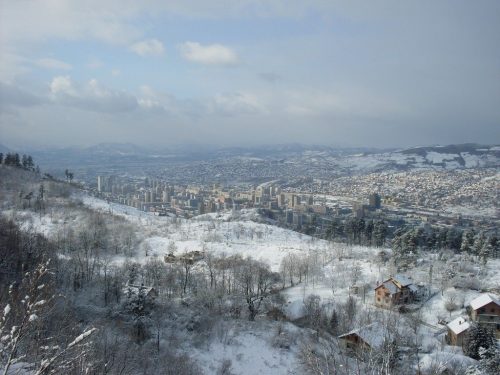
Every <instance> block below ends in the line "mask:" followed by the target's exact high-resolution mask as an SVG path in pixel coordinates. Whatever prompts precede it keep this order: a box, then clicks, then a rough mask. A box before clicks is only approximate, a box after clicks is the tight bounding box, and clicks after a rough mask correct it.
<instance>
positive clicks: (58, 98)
mask: <svg viewBox="0 0 500 375" xmlns="http://www.w3.org/2000/svg"><path fill="white" fill-rule="evenodd" d="M50 91H51V93H52V100H53V101H54V102H56V103H58V104H63V105H67V106H71V107H76V108H80V109H84V110H88V111H93V112H107V113H115V112H127V111H132V110H134V109H136V108H137V106H138V103H137V99H136V98H135V96H133V95H130V94H128V93H126V92H123V91H116V90H111V89H108V88H106V87H104V86H102V85H101V84H100V83H99V82H98V81H97V80H96V79H91V80H90V81H88V82H87V83H85V84H76V83H74V82H73V81H72V80H71V78H70V77H69V76H58V77H54V79H53V80H52V82H51V84H50Z"/></svg>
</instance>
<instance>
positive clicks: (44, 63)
mask: <svg viewBox="0 0 500 375" xmlns="http://www.w3.org/2000/svg"><path fill="white" fill-rule="evenodd" d="M36 65H38V66H40V67H42V68H46V69H55V70H71V69H72V68H73V67H72V66H71V65H70V64H68V63H65V62H64V61H61V60H56V59H52V58H50V57H48V58H43V59H39V60H37V61H36Z"/></svg>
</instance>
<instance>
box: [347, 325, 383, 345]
mask: <svg viewBox="0 0 500 375" xmlns="http://www.w3.org/2000/svg"><path fill="white" fill-rule="evenodd" d="M349 335H357V336H359V337H360V338H361V339H362V340H363V341H364V342H365V343H367V344H368V345H370V347H371V348H378V347H380V346H381V345H382V344H383V343H384V339H385V338H386V337H390V333H389V332H388V331H387V329H385V327H384V326H383V325H382V323H380V322H374V323H371V324H368V325H367V326H364V327H361V328H358V329H353V330H352V331H350V332H347V333H345V334H343V335H340V336H339V338H343V337H346V336H349Z"/></svg>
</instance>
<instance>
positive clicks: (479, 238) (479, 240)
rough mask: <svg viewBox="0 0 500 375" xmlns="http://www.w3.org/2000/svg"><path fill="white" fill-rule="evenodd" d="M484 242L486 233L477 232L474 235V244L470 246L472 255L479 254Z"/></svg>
mask: <svg viewBox="0 0 500 375" xmlns="http://www.w3.org/2000/svg"><path fill="white" fill-rule="evenodd" d="M485 242H486V235H485V234H484V232H483V231H481V232H479V234H477V235H476V237H474V246H473V247H472V253H473V254H474V255H477V256H479V255H480V254H481V251H482V249H483V247H484V243H485Z"/></svg>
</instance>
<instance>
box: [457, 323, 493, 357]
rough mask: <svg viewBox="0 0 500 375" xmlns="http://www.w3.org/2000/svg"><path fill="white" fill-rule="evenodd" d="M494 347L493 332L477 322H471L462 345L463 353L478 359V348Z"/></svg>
mask: <svg viewBox="0 0 500 375" xmlns="http://www.w3.org/2000/svg"><path fill="white" fill-rule="evenodd" d="M494 347H495V337H494V335H493V333H492V332H491V331H490V330H488V329H487V328H484V327H483V326H481V325H479V324H473V325H472V326H471V327H470V329H469V332H468V333H467V339H466V341H465V345H464V354H465V355H468V356H469V357H471V358H474V359H480V358H481V357H480V354H479V353H480V348H483V349H486V350H488V349H490V348H494Z"/></svg>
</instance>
